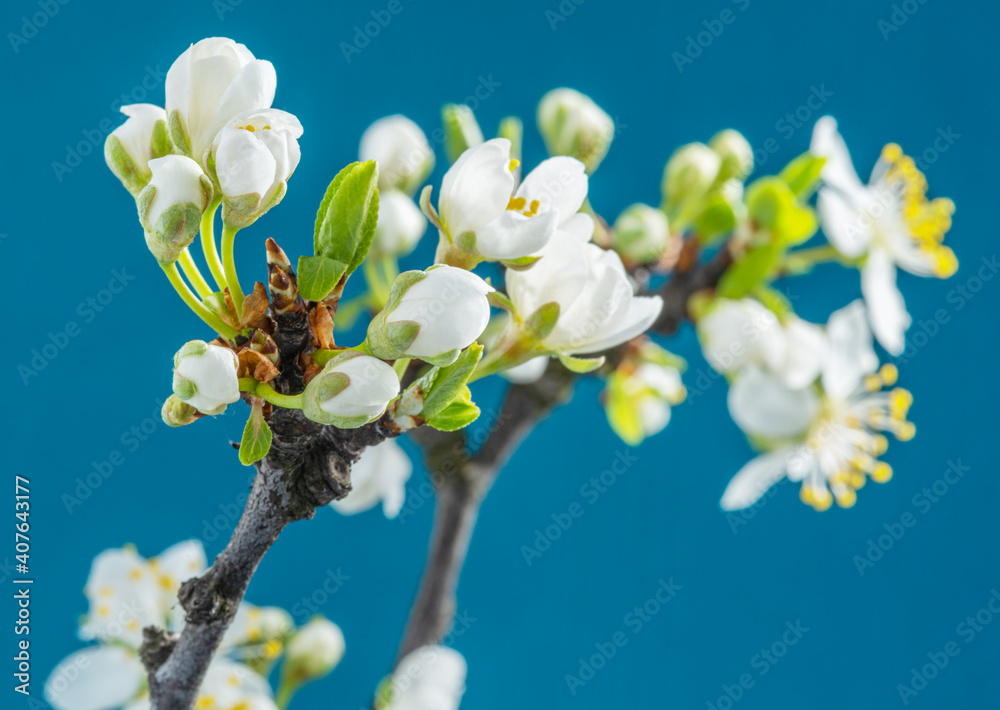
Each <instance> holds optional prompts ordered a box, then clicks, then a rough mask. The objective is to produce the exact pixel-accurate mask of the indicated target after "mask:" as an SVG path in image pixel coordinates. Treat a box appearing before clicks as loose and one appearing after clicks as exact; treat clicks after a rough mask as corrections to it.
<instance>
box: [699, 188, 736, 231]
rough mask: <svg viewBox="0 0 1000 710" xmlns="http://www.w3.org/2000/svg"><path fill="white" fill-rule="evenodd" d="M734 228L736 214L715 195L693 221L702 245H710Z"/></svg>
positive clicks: (725, 201)
mask: <svg viewBox="0 0 1000 710" xmlns="http://www.w3.org/2000/svg"><path fill="white" fill-rule="evenodd" d="M735 226H736V213H735V212H734V211H733V206H732V205H731V204H729V201H728V200H726V198H725V197H723V196H722V195H721V194H718V193H716V194H715V195H713V196H712V197H711V198H710V199H709V200H708V204H707V205H706V206H705V209H704V211H703V212H702V213H701V214H700V215H699V216H698V219H696V220H695V229H696V231H697V233H698V239H699V240H700V241H701V243H702V244H711V243H712V242H713V241H715V238H716V237H719V236H721V235H723V234H725V233H726V232H728V231H730V230H731V229H732V228H733V227H735Z"/></svg>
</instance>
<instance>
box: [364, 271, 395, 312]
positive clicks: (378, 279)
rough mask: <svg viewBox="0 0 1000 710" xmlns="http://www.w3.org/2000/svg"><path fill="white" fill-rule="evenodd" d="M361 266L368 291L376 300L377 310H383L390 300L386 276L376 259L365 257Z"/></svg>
mask: <svg viewBox="0 0 1000 710" xmlns="http://www.w3.org/2000/svg"><path fill="white" fill-rule="evenodd" d="M361 267H362V269H363V271H364V274H365V282H366V283H367V284H368V291H369V292H370V293H371V294H372V298H373V299H374V301H375V307H376V310H381V309H382V308H383V307H384V306H385V302H386V301H388V300H389V289H388V287H387V286H386V285H385V282H384V280H383V279H384V277H383V275H382V273H381V271H380V270H379V268H378V264H376V263H375V260H374V259H365V260H364V261H363V262H361Z"/></svg>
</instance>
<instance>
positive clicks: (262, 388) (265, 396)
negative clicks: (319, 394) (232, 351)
mask: <svg viewBox="0 0 1000 710" xmlns="http://www.w3.org/2000/svg"><path fill="white" fill-rule="evenodd" d="M240 392H249V393H251V394H253V395H254V396H255V397H260V398H261V399H262V400H264V401H265V402H270V403H271V404H273V405H276V406H278V407H284V408H285V409H302V400H303V395H302V394H301V393H300V394H281V393H280V392H276V391H275V390H274V388H273V387H271V385H269V384H267V383H266V382H259V381H257V380H255V379H254V378H252V377H241V378H240Z"/></svg>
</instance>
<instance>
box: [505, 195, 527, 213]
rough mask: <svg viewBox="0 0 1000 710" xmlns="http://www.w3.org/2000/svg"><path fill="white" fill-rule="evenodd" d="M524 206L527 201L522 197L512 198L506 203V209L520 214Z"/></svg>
mask: <svg viewBox="0 0 1000 710" xmlns="http://www.w3.org/2000/svg"><path fill="white" fill-rule="evenodd" d="M526 204H528V201H527V200H526V199H524V198H523V197H512V198H510V200H508V201H507V209H509V210H514V211H517V212H520V211H521V210H523V209H524V206H525V205H526Z"/></svg>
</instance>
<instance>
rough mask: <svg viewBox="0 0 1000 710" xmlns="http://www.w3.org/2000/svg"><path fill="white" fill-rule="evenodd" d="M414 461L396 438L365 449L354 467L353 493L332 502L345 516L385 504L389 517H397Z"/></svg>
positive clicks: (331, 505) (384, 509)
mask: <svg viewBox="0 0 1000 710" xmlns="http://www.w3.org/2000/svg"><path fill="white" fill-rule="evenodd" d="M412 471H413V464H412V463H410V458H409V457H408V456H407V455H406V452H405V451H403V447H401V446H400V445H399V444H397V443H396V441H395V440H394V439H386V440H385V441H383V442H382V443H381V444H378V445H377V446H372V447H369V448H367V449H365V451H364V453H363V454H361V458H359V459H358V460H357V461H356V462H355V463H354V465H353V466H351V492H350V493H348V494H347V497H346V498H341V499H340V500H334V501H331V502H330V507H331V508H333V509H334V510H336V511H337V512H338V513H341V514H342V515H354V514H355V513H361V512H364V511H366V510H369V509H371V508H373V507H374V506H376V505H378V504H379V502H381V503H382V512H383V514H384V515H385V517H387V518H395V517H396V516H397V515H398V514H399V511H400V509H401V508H402V507H403V501H404V500H405V498H406V482H407V481H408V480H409V479H410V473H411V472H412Z"/></svg>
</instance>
